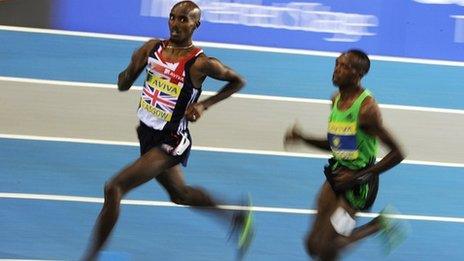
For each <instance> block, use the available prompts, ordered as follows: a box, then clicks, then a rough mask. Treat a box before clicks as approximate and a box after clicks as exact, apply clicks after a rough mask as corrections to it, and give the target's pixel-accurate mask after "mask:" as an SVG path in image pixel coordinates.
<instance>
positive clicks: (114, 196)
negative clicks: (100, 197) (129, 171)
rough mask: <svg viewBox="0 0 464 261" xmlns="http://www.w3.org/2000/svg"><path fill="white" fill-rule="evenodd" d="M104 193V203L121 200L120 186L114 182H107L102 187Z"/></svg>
mask: <svg viewBox="0 0 464 261" xmlns="http://www.w3.org/2000/svg"><path fill="white" fill-rule="evenodd" d="M104 192H105V203H106V202H114V201H119V200H121V197H122V188H121V185H119V184H118V183H117V182H115V181H110V182H107V183H106V184H105V187H104Z"/></svg>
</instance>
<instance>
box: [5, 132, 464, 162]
mask: <svg viewBox="0 0 464 261" xmlns="http://www.w3.org/2000/svg"><path fill="white" fill-rule="evenodd" d="M0 138H3V139H18V140H33V141H57V142H72V143H86V144H100V145H117V146H131V147H137V146H139V144H138V143H137V142H128V141H112V140H95V139H80V138H64V137H47V136H33V135H16V134H2V133H0ZM192 149H193V150H197V151H209V152H225V153H237V154H254V155H269V156H282V157H299V158H312V159H314V158H316V159H328V158H330V155H329V154H314V153H298V152H286V151H272V150H250V149H234V148H221V147H206V146H193V148H192ZM377 160H380V158H378V159H377ZM401 164H411V165H424V166H438V167H453V168H464V163H452V162H438V161H420V160H407V159H406V160H403V161H402V162H401Z"/></svg>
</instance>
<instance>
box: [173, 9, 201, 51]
mask: <svg viewBox="0 0 464 261" xmlns="http://www.w3.org/2000/svg"><path fill="white" fill-rule="evenodd" d="M192 12H194V9H192V8H191V7H189V6H187V5H182V4H181V5H177V6H175V7H174V8H173V9H172V10H171V14H170V15H169V31H170V34H171V35H170V40H171V41H172V42H175V43H185V42H189V41H190V40H191V38H192V34H193V31H194V30H195V28H196V27H197V21H196V19H195V16H194V15H192V14H191V13H192Z"/></svg>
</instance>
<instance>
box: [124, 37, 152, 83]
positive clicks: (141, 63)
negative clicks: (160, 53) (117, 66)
mask: <svg viewBox="0 0 464 261" xmlns="http://www.w3.org/2000/svg"><path fill="white" fill-rule="evenodd" d="M158 41H159V40H155V39H152V40H149V41H148V42H146V43H145V44H143V45H142V47H140V48H139V49H137V50H136V51H135V52H134V53H133V54H132V58H131V61H130V63H129V65H128V66H127V68H126V69H125V70H124V71H122V72H121V73H119V75H118V90H119V91H127V90H129V88H130V87H131V86H132V84H134V82H135V80H137V78H138V77H139V75H140V74H141V73H142V71H143V69H144V68H145V66H146V65H147V61H148V55H149V53H150V51H151V50H152V49H153V47H155V45H156V43H158Z"/></svg>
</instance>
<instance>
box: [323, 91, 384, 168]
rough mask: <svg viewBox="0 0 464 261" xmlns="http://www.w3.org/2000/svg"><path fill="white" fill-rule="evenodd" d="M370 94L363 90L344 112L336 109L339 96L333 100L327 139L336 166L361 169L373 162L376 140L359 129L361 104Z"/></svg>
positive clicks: (376, 148) (375, 152)
mask: <svg viewBox="0 0 464 261" xmlns="http://www.w3.org/2000/svg"><path fill="white" fill-rule="evenodd" d="M368 96H371V93H370V92H369V91H368V90H364V91H363V92H362V93H361V95H359V97H358V98H357V99H356V100H355V101H354V102H353V104H352V105H351V107H350V108H348V109H347V110H344V111H340V110H339V109H338V101H339V100H340V94H339V95H337V97H336V98H335V103H334V104H333V107H332V112H331V113H330V116H329V130H328V133H327V139H328V141H329V144H330V147H331V149H332V153H333V156H334V158H335V160H336V161H337V164H336V165H338V166H340V165H342V166H345V167H347V168H349V169H362V168H364V167H366V166H367V165H368V164H369V163H370V162H374V161H375V157H376V155H377V151H378V144H377V139H376V138H375V137H373V136H370V135H368V134H366V133H365V132H363V131H362V130H361V129H360V128H359V120H358V118H359V117H358V116H359V111H360V109H361V105H362V102H363V101H364V99H365V98H366V97H368Z"/></svg>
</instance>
